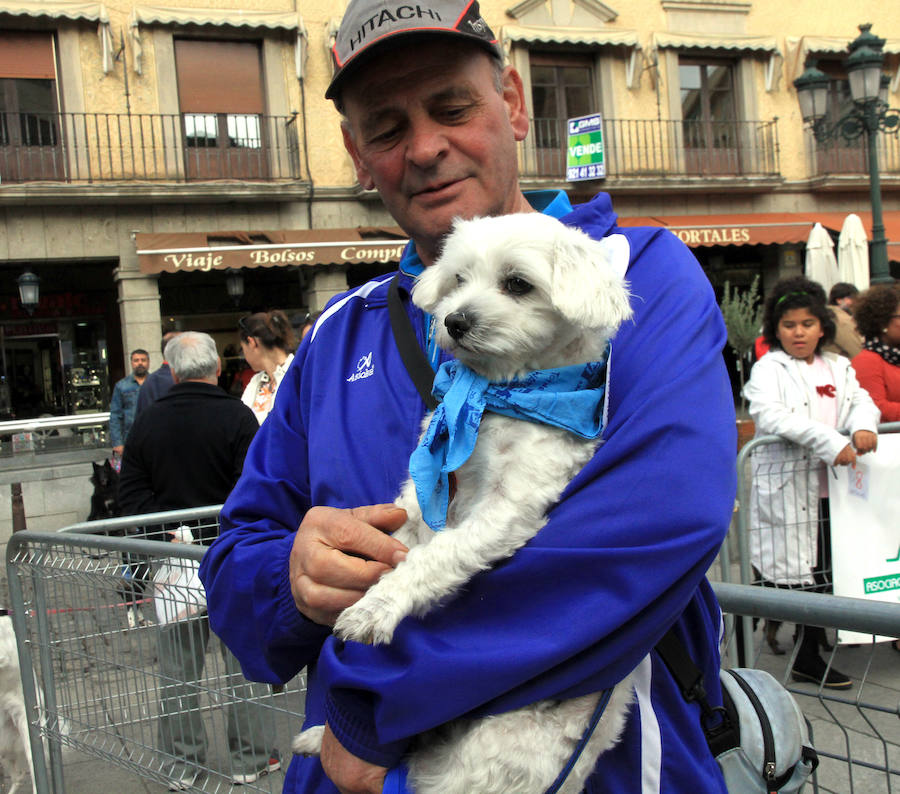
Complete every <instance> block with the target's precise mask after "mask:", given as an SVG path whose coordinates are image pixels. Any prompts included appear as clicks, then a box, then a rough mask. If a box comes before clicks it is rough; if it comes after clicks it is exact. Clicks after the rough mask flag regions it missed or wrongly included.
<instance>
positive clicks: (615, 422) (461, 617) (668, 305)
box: [200, 194, 735, 794]
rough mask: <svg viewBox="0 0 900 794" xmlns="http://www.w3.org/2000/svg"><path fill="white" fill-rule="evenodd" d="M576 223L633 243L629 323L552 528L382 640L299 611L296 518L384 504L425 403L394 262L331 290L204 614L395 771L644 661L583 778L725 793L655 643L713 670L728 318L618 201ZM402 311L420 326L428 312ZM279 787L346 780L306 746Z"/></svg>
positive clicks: (257, 457)
mask: <svg viewBox="0 0 900 794" xmlns="http://www.w3.org/2000/svg"><path fill="white" fill-rule="evenodd" d="M554 206H558V202H554ZM563 220H564V222H566V223H569V224H572V225H576V226H579V227H581V228H582V229H584V230H585V231H587V232H589V233H590V234H591V235H593V236H595V237H602V236H604V235H607V234H610V233H621V234H624V235H625V236H626V238H627V240H628V242H629V244H630V248H631V256H630V266H629V270H628V275H627V278H628V280H629V281H630V285H631V292H632V293H633V296H634V297H633V299H632V305H633V307H634V311H635V316H634V319H633V321H631V322H629V323H626V324H625V325H624V326H623V327H622V328H621V329H620V331H619V333H618V335H617V336H616V338H615V341H614V342H613V350H612V356H611V361H610V368H611V369H610V388H609V403H608V410H609V420H608V425H607V427H606V429H605V430H604V432H603V438H604V443H603V444H602V445H601V446H600V447H599V449H598V450H597V452H596V454H595V455H594V457H593V459H592V460H591V461H590V462H589V463H588V465H587V466H586V467H585V468H584V469H583V470H582V472H581V473H580V474H579V475H578V476H577V477H576V478H575V479H574V480H573V481H572V482H571V483H570V485H569V487H568V488H567V490H566V492H565V493H564V494H563V498H562V500H561V501H560V503H559V504H558V505H557V506H556V507H555V508H554V509H553V510H552V512H551V514H550V519H549V521H548V523H547V525H546V526H545V527H544V528H543V529H542V530H541V531H540V532H539V533H538V535H537V536H536V537H535V538H534V539H533V540H532V541H531V542H530V543H528V544H527V545H526V546H525V547H524V548H523V549H521V550H520V551H519V552H517V553H516V554H515V555H514V557H513V558H511V559H510V560H508V561H506V562H504V563H502V564H500V565H498V566H497V567H496V568H495V569H493V570H491V571H487V572H485V573H483V574H480V575H478V576H477V577H475V578H474V579H473V580H472V581H471V583H470V585H469V586H468V587H467V588H466V589H465V591H464V592H462V593H461V594H460V595H459V596H458V597H457V598H455V599H454V600H453V601H451V602H450V603H448V604H446V605H445V606H443V607H442V608H441V609H439V610H436V611H435V612H433V613H432V614H429V615H427V616H426V617H425V618H422V619H415V618H408V619H406V620H405V621H403V622H402V623H401V624H400V626H399V627H398V629H397V632H396V634H395V635H394V641H393V642H392V643H391V645H390V646H387V647H375V648H373V647H368V646H363V645H359V644H357V643H346V644H344V643H340V642H338V641H336V640H335V639H334V638H332V637H330V636H329V632H328V629H327V628H324V627H322V626H318V625H316V624H313V623H312V622H310V621H308V620H306V619H305V618H304V617H303V616H302V615H301V614H300V613H299V612H298V611H297V610H296V608H295V606H294V603H293V599H292V597H291V593H290V586H289V582H288V555H289V552H290V549H291V544H292V541H293V536H294V532H295V531H296V528H297V526H298V525H299V523H300V520H301V517H302V516H303V514H304V512H305V511H306V510H307V509H308V508H309V507H310V506H312V505H329V506H335V507H354V506H358V505H364V504H374V503H380V502H390V501H392V500H393V499H394V497H395V496H396V494H397V492H398V490H399V486H400V483H401V482H402V480H403V479H404V477H405V475H406V470H407V464H408V459H409V454H410V452H411V451H412V449H413V447H414V446H415V444H416V440H417V436H418V433H419V426H420V420H421V418H422V415H423V411H424V408H423V405H422V402H421V400H420V398H419V396H418V394H417V392H416V390H415V387H414V386H413V384H412V382H411V380H410V379H409V377H408V376H407V374H406V371H405V370H404V367H403V364H402V362H401V360H400V357H399V354H398V353H397V349H396V346H395V344H394V340H393V337H392V335H391V329H390V324H389V322H388V317H387V304H386V296H387V284H388V281H389V277H384V278H381V279H378V280H375V281H372V282H370V283H368V284H365V285H364V286H362V287H360V288H359V289H357V290H355V291H353V292H351V293H348V294H347V295H345V296H342V297H339V298H337V299H335V300H334V301H333V302H332V303H331V304H330V305H329V307H328V308H327V309H326V311H325V312H324V313H323V315H322V317H321V318H320V320H319V322H318V324H317V326H316V328H315V331H314V332H313V333H311V334H309V335H307V337H306V339H305V340H304V342H303V344H302V345H301V347H300V350H299V351H298V353H297V356H296V358H295V360H294V363H293V365H292V367H291V368H290V370H289V372H288V373H287V375H286V376H285V378H284V380H283V381H282V384H281V386H280V388H279V391H278V399H277V400H276V404H275V408H274V410H273V412H272V413H271V414H270V415H269V417H268V418H267V420H266V422H265V424H263V426H262V427H261V428H260V431H259V433H258V434H257V436H256V438H255V440H254V442H253V444H252V445H251V447H250V451H249V453H248V455H247V458H246V460H245V463H244V471H243V475H242V477H241V479H240V481H239V482H238V484H237V486H236V487H235V489H234V491H233V492H232V494H231V496H230V498H229V499H228V502H227V503H226V505H225V508H224V510H223V513H222V531H221V535H220V537H219V538H218V539H217V540H216V542H215V543H214V544H213V546H212V547H211V548H210V550H209V552H208V553H207V555H206V558H205V559H204V561H203V564H202V566H201V571H200V575H201V578H202V580H203V582H204V584H205V585H206V588H207V592H208V596H209V613H210V620H211V623H212V628H213V630H214V631H215V632H216V633H218V634H219V635H220V636H221V637H222V638H223V639H224V640H225V641H226V643H227V644H228V646H229V647H230V648H231V650H232V651H233V652H234V653H235V655H236V656H237V657H238V659H240V661H241V664H242V666H243V669H244V672H245V674H246V675H247V676H248V677H249V678H251V679H255V680H260V681H269V682H281V681H286V680H288V679H290V678H291V677H292V676H294V675H295V674H296V673H297V672H298V671H300V670H301V668H303V666H304V665H305V666H307V668H308V676H309V678H308V684H309V691H308V695H307V703H306V714H307V724H308V725H313V724H321V723H322V722H323V720H325V719H327V720H328V721H329V723H330V725H331V727H332V729H333V730H334V733H335V735H336V736H337V738H338V739H339V740H340V742H341V743H342V744H343V745H344V746H345V747H346V748H347V749H348V750H350V751H351V752H353V753H354V754H356V755H358V756H359V757H361V758H364V759H366V760H368V761H371V762H373V763H377V764H381V765H383V766H387V767H392V766H395V765H396V764H398V763H399V762H400V761H401V759H402V756H403V753H404V751H405V749H406V748H407V746H408V744H409V741H410V738H411V737H413V736H415V735H416V734H418V733H420V732H422V731H425V730H428V729H429V728H432V727H434V726H436V725H439V724H441V723H444V722H446V721H448V720H452V719H454V718H456V717H459V716H461V715H483V714H490V713H496V712H502V711H507V710H509V709H514V708H517V707H519V706H522V705H523V704H526V703H530V702H533V701H536V700H540V699H544V698H568V697H574V696H577V695H582V694H585V693H587V692H592V691H597V690H600V689H603V688H605V687H609V686H611V685H613V684H615V683H616V682H617V681H619V680H621V679H622V678H623V677H624V676H625V675H626V674H627V673H628V672H629V671H630V670H632V669H633V668H635V667H637V668H638V674H637V687H636V690H637V698H636V701H635V704H634V706H633V708H632V712H631V715H630V718H629V722H628V726H627V728H626V731H625V735H624V737H623V740H622V742H621V743H620V744H619V746H618V747H617V748H615V749H613V750H612V751H610V752H609V753H607V754H605V755H604V756H603V757H601V759H600V761H599V762H598V765H597V769H596V771H595V773H594V774H593V776H592V777H591V779H590V780H589V782H588V786H587V789H586V790H587V791H589V792H604V794H657V793H658V792H662V794H680V793H682V792H683V793H684V794H698V793H699V792H716V794H724V792H725V787H724V783H723V781H722V778H721V775H720V773H719V770H718V767H717V765H716V763H715V760H714V759H713V758H712V756H711V755H710V753H709V751H708V749H707V747H706V743H705V740H704V737H703V734H702V731H701V727H700V720H699V709H698V708H697V707H696V706H695V705H688V704H687V703H685V701H684V700H683V698H682V697H681V695H680V693H679V691H678V688H677V686H676V684H675V682H674V681H673V680H672V678H671V676H670V675H669V673H668V671H667V670H666V669H665V667H664V666H663V664H662V663H661V661H660V660H659V658H658V657H657V655H656V654H655V652H652V649H653V646H654V645H655V643H656V642H657V641H658V640H659V638H660V637H661V636H662V634H663V633H664V632H665V631H666V629H667V628H668V627H669V626H670V625H672V624H673V623H675V624H676V630H677V632H678V634H679V635H680V636H681V638H682V640H683V642H684V643H685V645H686V646H687V648H688V650H689V652H690V653H691V655H692V657H693V659H694V660H695V661H696V662H697V664H698V665H699V666H700V667H701V668H702V669H703V670H704V671H705V672H706V676H707V681H708V682H716V681H717V679H718V667H719V654H718V647H717V643H718V638H719V632H720V613H719V609H718V605H717V603H716V601H715V598H714V596H713V593H712V590H711V588H710V586H709V584H708V582H707V581H706V579H705V572H706V570H707V568H708V567H709V565H710V563H711V562H712V560H713V558H714V557H715V554H716V552H717V550H718V548H719V546H720V544H721V542H722V540H723V538H724V536H725V533H726V531H727V527H728V522H729V518H730V515H731V511H732V506H733V500H734V493H735V470H734V460H735V424H734V409H733V404H732V397H731V389H730V387H729V383H728V379H727V376H726V373H725V367H724V364H723V360H722V355H721V351H722V346H723V344H724V342H725V328H724V325H723V322H722V318H721V314H720V312H719V309H718V307H717V305H716V302H715V299H714V296H713V291H712V288H711V287H710V284H709V282H708V281H707V279H706V277H705V275H704V274H703V272H702V270H701V268H700V267H699V266H698V264H697V262H696V260H695V259H694V257H693V256H692V255H691V254H690V252H689V251H688V250H687V248H685V247H684V245H683V244H682V243H681V242H680V241H679V240H678V239H677V238H676V237H675V236H674V235H672V234H670V233H669V232H667V231H664V230H661V229H649V228H619V227H617V226H616V216H615V214H614V213H613V211H612V206H611V203H610V200H609V197H608V196H607V195H605V194H599V195H598V196H597V197H596V198H595V199H593V200H592V201H591V202H589V203H588V204H585V205H581V206H579V207H576V208H575V209H574V210H573V211H571V212H570V213H569V214H566V215H564V217H563ZM403 284H404V286H405V288H406V289H407V290H408V289H409V287H410V285H411V281H410V280H409V279H407V280H406V281H404V282H403ZM407 309H408V312H409V314H410V316H411V318H412V320H413V322H414V324H415V326H416V327H417V328H419V329H420V333H422V332H423V331H424V324H423V318H422V314H421V312H419V311H418V309H417V308H416V307H415V306H413V305H412V304H409V305H408V307H407ZM420 341H422V340H421V339H420ZM711 688H713V689H714V687H711ZM717 698H718V696H717V695H716V694H714V695H713V696H711V700H714V701H716V700H717ZM298 728H299V726H298ZM284 790H285V792H290V793H291V794H295V793H299V792H317V793H318V792H329V793H331V794H333V792H335V791H336V789H335V788H334V787H333V786H332V785H331V783H330V782H329V781H328V780H327V779H326V778H325V777H324V775H323V773H322V769H321V766H320V765H319V762H318V759H315V758H294V759H293V761H292V763H291V766H290V768H289V770H288V772H287V778H286V783H285V789H284Z"/></svg>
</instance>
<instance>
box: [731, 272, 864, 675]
mask: <svg viewBox="0 0 900 794" xmlns="http://www.w3.org/2000/svg"><path fill="white" fill-rule="evenodd" d="M834 330H835V329H834V320H833V319H832V317H831V314H830V312H829V311H828V309H827V307H826V301H825V291H824V290H823V289H822V287H821V286H820V285H819V284H817V283H816V282H814V281H809V280H808V279H806V278H804V277H802V276H798V277H795V278H790V279H783V280H782V281H779V282H778V283H777V284H776V285H775V287H774V289H773V290H772V293H771V294H770V295H769V298H768V300H767V301H766V306H765V313H764V319H763V335H764V337H765V341H766V342H767V343H768V344H769V345H770V346H771V350H770V352H769V353H767V354H766V355H764V356H763V357H762V358H761V359H760V360H759V361H757V362H756V364H755V365H754V366H753V369H752V370H751V373H750V381H749V382H748V383H747V385H746V387H745V388H744V396H745V397H746V398H747V399H748V400H749V401H750V415H751V416H752V417H753V419H754V421H755V423H756V435H757V436H763V435H779V436H781V437H782V438H784V439H785V442H784V443H783V444H773V445H765V446H763V447H761V448H760V449H759V450H758V451H757V452H756V453H755V454H754V456H753V485H754V491H755V493H754V497H753V499H752V500H751V506H750V526H751V530H750V538H749V540H750V553H751V561H752V563H753V566H754V568H755V569H756V571H757V574H758V577H759V578H760V579H761V580H762V582H763V583H764V584H769V585H775V586H777V587H789V588H792V587H802V588H804V589H807V590H818V591H821V592H826V591H830V590H831V535H830V526H829V521H828V499H827V496H828V469H829V467H831V466H848V465H853V464H855V463H856V458H857V455H863V454H865V453H867V452H871V451H874V450H875V448H876V446H877V444H878V436H877V435H876V430H877V426H878V419H879V416H880V414H879V411H878V408H876V406H875V404H874V403H873V402H872V399H871V398H870V397H869V394H868V392H866V391H865V390H864V389H863V388H861V387H860V385H859V383H858V382H857V380H856V376H855V374H854V372H853V368H852V367H851V366H850V361H849V359H847V358H845V357H844V356H838V355H836V354H833V353H822V346H823V345H825V344H827V343H828V342H829V341H831V339H832V338H833V337H834ZM839 431H845V432H849V434H850V437H849V439H848V437H847V436H846V435H843V434H842V433H841V432H839ZM775 628H777V625H776V626H775ZM768 635H769V636H768V639H769V642H770V644H771V645H772V646H773V650H776V649H777V643H776V642H775V640H774V631H773V630H772V626H771V625H770V627H769V632H768ZM798 635H800V636H802V639H801V645H800V649H799V651H798V654H797V659H796V660H795V663H794V668H793V672H792V675H793V678H794V680H802V681H814V682H815V683H817V684H818V683H822V684H823V685H824V686H826V687H829V688H832V689H845V688H848V687H850V686H851V685H852V682H851V680H850V679H849V678H848V677H847V676H845V675H844V674H843V673H840V672H838V671H837V670H835V669H834V668H831V669H830V670H829V669H828V668H827V665H826V664H825V661H824V660H823V659H822V657H821V656H820V655H819V646H820V645H822V646H823V647H826V648H827V647H828V644H827V641H826V638H825V631H824V629H822V628H818V627H812V626H798V627H797V634H795V635H794V636H795V639H796V638H797V636H798ZM776 652H777V650H776Z"/></svg>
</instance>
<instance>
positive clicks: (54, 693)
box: [7, 507, 305, 794]
mask: <svg viewBox="0 0 900 794" xmlns="http://www.w3.org/2000/svg"><path fill="white" fill-rule="evenodd" d="M217 515H218V507H211V508H201V509H197V510H189V511H174V512H171V513H158V514H153V515H146V516H141V517H140V520H139V521H137V520H136V519H135V518H131V519H113V520H110V521H102V522H99V521H98V522H91V523H90V524H82V525H78V526H75V527H68V528H66V530H65V531H63V532H60V533H36V532H19V533H15V534H14V535H13V537H12V539H11V540H10V542H9V545H8V547H7V573H8V578H9V590H10V597H11V603H12V613H13V622H14V624H15V628H16V634H17V640H18V646H19V658H20V664H21V668H22V669H23V670H29V669H33V670H34V671H35V676H34V677H33V678H32V677H31V676H28V675H23V677H22V683H23V689H24V691H25V697H26V703H27V704H28V706H29V714H31V715H32V716H33V719H32V720H31V725H30V728H31V731H32V748H33V756H34V781H35V783H36V786H37V791H38V792H40V793H41V794H46V793H47V792H54V794H63V793H64V792H67V791H69V792H71V791H73V789H72V788H71V787H70V786H68V785H67V783H66V779H65V771H66V764H65V763H64V759H71V758H72V754H73V753H77V754H79V755H82V756H89V757H93V758H97V759H103V760H105V761H107V762H111V763H112V764H113V765H115V766H116V767H119V768H121V770H122V771H123V773H124V777H125V778H126V779H127V778H129V777H131V776H133V778H134V780H137V779H139V778H143V779H145V780H148V781H151V782H156V783H158V784H162V785H163V786H168V787H170V788H171V786H172V785H173V781H178V782H179V783H180V784H181V785H182V787H183V788H184V789H186V790H192V791H205V792H219V791H231V790H232V786H234V785H235V784H237V783H240V784H241V785H242V786H243V789H242V790H245V791H260V792H275V791H281V787H282V783H283V771H278V770H277V769H276V768H275V767H276V766H277V765H278V759H279V756H280V755H281V754H283V755H284V756H285V757H284V758H283V760H282V763H283V765H284V768H286V766H287V762H288V760H289V754H290V749H289V747H290V737H291V736H292V735H293V733H295V732H296V731H297V730H298V729H299V726H300V724H301V720H302V715H303V711H304V702H305V678H304V677H303V676H298V677H297V678H295V679H294V680H292V681H291V682H289V683H288V684H287V685H286V686H284V687H276V688H273V687H270V686H268V685H263V684H257V683H250V682H248V681H247V680H245V679H244V678H243V676H241V674H240V671H239V666H238V665H237V662H236V660H235V659H234V658H233V657H232V656H231V655H230V654H228V653H226V652H225V651H224V647H223V646H222V645H221V643H220V642H219V640H218V639H217V638H216V637H214V636H212V637H211V636H210V633H209V627H208V621H207V619H206V617H205V609H204V607H203V604H204V601H203V588H202V585H201V584H200V582H199V580H198V579H197V578H196V566H197V564H198V563H199V561H200V559H201V558H202V556H203V552H204V547H203V546H200V545H197V544H189V543H172V542H166V540H164V538H166V537H171V536H172V534H177V535H180V536H182V538H184V535H185V532H186V531H189V532H190V533H191V534H192V535H193V536H194V537H195V538H200V537H207V536H209V535H211V534H215V533H216V532H217V530H218V527H217ZM73 530H79V531H73ZM86 530H87V531H90V532H92V533H93V534H85V531H86ZM132 610H133V614H134V615H135V618H134V619H133V620H129V614H130V613H131V611H132Z"/></svg>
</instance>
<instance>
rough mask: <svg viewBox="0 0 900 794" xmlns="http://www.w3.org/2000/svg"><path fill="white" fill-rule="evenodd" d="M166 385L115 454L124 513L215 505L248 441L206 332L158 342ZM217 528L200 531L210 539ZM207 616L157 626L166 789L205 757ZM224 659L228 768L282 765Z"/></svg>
mask: <svg viewBox="0 0 900 794" xmlns="http://www.w3.org/2000/svg"><path fill="white" fill-rule="evenodd" d="M165 357H166V361H168V362H169V366H170V367H171V368H172V376H173V378H174V385H173V386H172V388H171V389H170V390H169V391H168V392H167V393H166V394H164V395H163V396H162V397H160V398H159V399H158V400H156V401H155V402H154V403H152V404H151V405H150V406H148V407H147V409H146V410H145V411H143V412H141V413H140V414H138V416H137V418H136V419H135V422H134V425H133V426H132V430H131V434H130V435H129V437H128V445H127V446H126V448H125V456H124V458H123V460H122V477H121V480H120V483H119V500H120V502H121V504H122V509H123V512H124V513H125V514H131V515H137V514H141V513H153V512H157V511H161V510H176V509H179V508H186V507H201V506H204V505H211V504H221V503H222V502H223V501H225V499H226V497H227V496H228V494H229V493H230V492H231V489H232V487H233V486H234V483H235V482H236V481H237V478H238V477H239V476H240V474H241V468H242V467H243V464H244V456H245V455H246V453H247V447H248V446H249V445H250V442H251V441H252V440H253V436H254V435H255V434H256V430H257V428H258V426H259V425H258V423H257V421H256V419H255V418H254V416H253V412H252V411H251V410H250V409H249V408H248V407H247V406H246V405H244V404H243V403H242V402H241V401H240V400H239V399H237V398H236V397H232V396H231V395H229V394H226V393H225V392H224V391H223V390H222V389H220V388H219V386H218V385H217V381H218V376H219V373H220V371H221V363H220V361H219V356H218V354H217V352H216V344H215V342H214V341H213V339H212V337H210V336H209V335H208V334H203V333H196V332H190V331H189V332H185V333H183V334H179V335H178V336H176V337H175V338H173V339H171V340H170V341H169V342H168V343H167V344H166V349H165ZM214 537H215V530H212V531H208V532H207V534H204V533H202V532H201V534H200V538H199V541H200V542H201V543H204V544H208V543H210V542H211V541H212V540H213V538H214ZM208 642H209V621H208V619H207V615H206V613H205V612H203V613H202V614H200V615H197V616H194V617H191V618H190V619H187V620H181V621H177V622H173V623H170V624H167V625H165V626H162V627H160V629H159V663H160V672H161V674H162V676H163V679H164V681H175V682H177V683H173V684H171V685H165V686H164V687H163V689H162V691H161V693H160V712H161V714H160V722H159V744H160V749H161V750H162V751H163V752H165V753H166V754H168V755H170V756H172V757H173V759H175V760H174V761H173V765H172V768H171V770H170V778H171V781H170V786H169V787H170V790H173V791H176V790H180V789H188V788H190V787H191V786H192V785H193V784H194V782H195V781H196V780H197V778H198V777H199V776H200V774H201V773H202V770H203V767H205V765H206V756H207V740H206V732H205V730H204V727H203V721H202V717H201V715H200V711H199V708H198V706H199V703H198V702H197V690H196V687H195V686H192V684H191V682H194V681H197V680H199V678H200V676H201V675H202V673H203V662H204V657H205V654H206V646H207V644H208ZM222 652H223V658H224V660H225V668H226V670H227V671H228V672H229V674H232V675H233V680H235V681H239V682H241V683H238V684H236V685H235V690H236V691H235V692H234V694H235V696H236V701H235V703H234V704H233V705H231V706H229V708H228V736H229V749H230V752H231V764H232V767H231V777H232V779H233V781H234V782H235V783H252V782H254V781H255V780H256V779H257V778H258V777H259V775H260V774H265V773H266V772H271V771H274V770H275V769H278V768H280V762H279V761H278V759H277V758H274V757H271V756H270V752H269V749H270V748H271V743H270V740H269V738H268V732H267V731H266V730H265V728H264V725H263V722H262V720H261V718H260V712H259V710H258V709H256V708H254V707H253V706H251V705H249V704H246V703H241V702H240V700H241V699H244V698H249V697H252V696H254V695H256V694H262V692H264V688H263V687H260V686H259V685H255V686H253V685H251V684H249V683H248V682H246V681H244V680H243V678H242V677H241V675H240V666H239V665H238V662H237V660H236V659H235V658H234V656H233V655H232V654H231V653H229V652H228V651H227V650H225V647H224V646H222Z"/></svg>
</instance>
